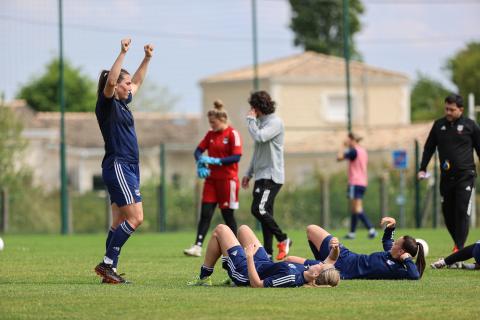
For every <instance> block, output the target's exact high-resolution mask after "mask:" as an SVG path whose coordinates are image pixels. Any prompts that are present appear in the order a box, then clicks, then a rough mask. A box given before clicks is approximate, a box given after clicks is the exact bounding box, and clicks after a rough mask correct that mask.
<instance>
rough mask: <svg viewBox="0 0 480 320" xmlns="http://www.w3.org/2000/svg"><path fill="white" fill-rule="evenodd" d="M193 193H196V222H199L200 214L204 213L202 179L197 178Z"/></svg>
mask: <svg viewBox="0 0 480 320" xmlns="http://www.w3.org/2000/svg"><path fill="white" fill-rule="evenodd" d="M193 188H194V190H193V194H194V197H195V198H194V199H195V200H194V201H195V210H194V216H195V224H198V221H200V214H201V213H202V198H201V194H200V192H201V190H202V183H201V182H200V180H198V179H195V186H194V187H193Z"/></svg>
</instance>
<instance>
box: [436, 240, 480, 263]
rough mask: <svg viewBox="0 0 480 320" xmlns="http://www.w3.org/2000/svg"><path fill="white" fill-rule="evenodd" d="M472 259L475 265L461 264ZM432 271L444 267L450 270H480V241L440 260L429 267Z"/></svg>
mask: <svg viewBox="0 0 480 320" xmlns="http://www.w3.org/2000/svg"><path fill="white" fill-rule="evenodd" d="M471 258H474V259H475V263H463V261H465V260H468V259H471ZM430 266H431V267H432V268H433V269H441V268H444V267H447V268H452V269H455V268H457V269H470V270H476V269H480V240H478V241H477V242H476V243H474V244H471V245H469V246H466V247H464V248H463V249H460V250H458V251H457V252H455V253H452V254H451V255H449V256H448V257H446V258H445V259H444V258H441V259H439V260H438V261H435V262H434V263H432V264H431V265H430Z"/></svg>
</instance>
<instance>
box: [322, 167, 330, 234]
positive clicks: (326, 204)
mask: <svg viewBox="0 0 480 320" xmlns="http://www.w3.org/2000/svg"><path fill="white" fill-rule="evenodd" d="M320 192H321V201H322V202H321V213H322V215H321V225H322V227H323V228H330V177H329V176H323V177H321V178H320Z"/></svg>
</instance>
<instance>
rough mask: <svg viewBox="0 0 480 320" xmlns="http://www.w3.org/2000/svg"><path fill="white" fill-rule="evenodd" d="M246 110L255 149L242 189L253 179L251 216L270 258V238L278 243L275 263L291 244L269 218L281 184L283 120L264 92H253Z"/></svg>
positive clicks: (271, 250)
mask: <svg viewBox="0 0 480 320" xmlns="http://www.w3.org/2000/svg"><path fill="white" fill-rule="evenodd" d="M248 103H249V104H250V107H251V109H250V111H249V112H248V114H247V126H248V132H249V133H250V136H251V137H252V139H253V141H254V143H255V146H254V151H253V156H252V160H251V161H250V165H249V167H248V170H247V172H246V174H245V176H244V177H243V179H242V187H243V188H244V189H248V187H249V182H250V180H251V179H252V177H254V176H255V184H254V186H253V201H252V208H251V211H252V214H253V215H254V216H255V218H257V219H258V221H260V223H261V225H262V231H263V246H264V248H265V250H266V251H267V253H268V254H269V255H270V256H271V255H272V253H273V248H272V246H273V244H272V240H273V236H275V238H276V239H277V241H278V244H277V247H278V255H277V257H276V258H277V260H283V259H284V258H285V257H286V256H287V254H288V251H289V249H290V246H291V244H292V241H291V240H290V239H289V238H288V236H287V234H286V233H284V232H283V231H282V229H281V228H280V227H279V226H278V224H277V222H276V221H275V219H274V218H273V211H274V210H273V206H274V201H275V197H276V196H277V194H278V192H279V191H280V188H281V187H282V185H283V183H284V182H285V173H284V161H283V140H284V132H285V129H284V126H283V121H282V119H280V118H279V117H278V116H277V115H275V114H274V113H275V102H274V101H273V100H272V98H271V97H270V95H269V94H268V93H267V92H266V91H258V92H254V93H252V94H251V95H250V98H249V100H248Z"/></svg>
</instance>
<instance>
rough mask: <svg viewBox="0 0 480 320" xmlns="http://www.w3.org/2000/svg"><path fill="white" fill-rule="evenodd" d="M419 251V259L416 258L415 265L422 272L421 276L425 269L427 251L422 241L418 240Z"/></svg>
mask: <svg viewBox="0 0 480 320" xmlns="http://www.w3.org/2000/svg"><path fill="white" fill-rule="evenodd" d="M417 247H418V252H417V259H416V260H415V265H416V266H417V269H418V272H419V273H420V278H421V277H422V275H423V271H425V264H426V263H425V251H424V248H423V245H422V244H421V243H420V242H417Z"/></svg>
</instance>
